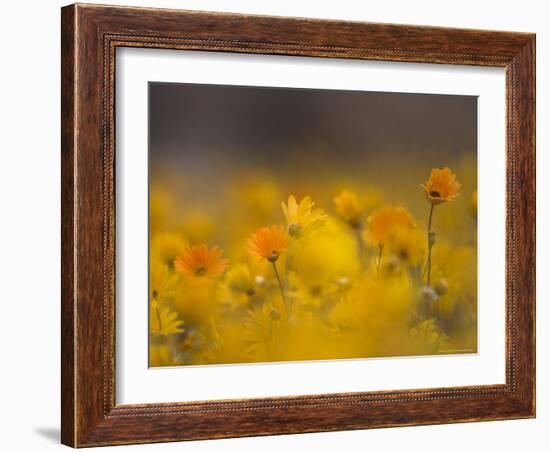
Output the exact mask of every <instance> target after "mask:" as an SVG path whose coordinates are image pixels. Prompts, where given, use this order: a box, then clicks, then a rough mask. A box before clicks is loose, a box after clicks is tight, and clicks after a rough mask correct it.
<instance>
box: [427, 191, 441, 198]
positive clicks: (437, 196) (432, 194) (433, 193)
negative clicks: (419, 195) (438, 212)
mask: <svg viewBox="0 0 550 452" xmlns="http://www.w3.org/2000/svg"><path fill="white" fill-rule="evenodd" d="M430 196H431V197H432V198H439V197H441V195H440V194H439V192H438V191H435V190H434V191H431V192H430Z"/></svg>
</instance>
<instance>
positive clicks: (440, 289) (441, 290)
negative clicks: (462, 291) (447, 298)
mask: <svg viewBox="0 0 550 452" xmlns="http://www.w3.org/2000/svg"><path fill="white" fill-rule="evenodd" d="M448 291H449V285H448V284H447V280H446V279H443V278H442V279H440V280H439V281H438V282H437V284H436V285H435V292H436V293H437V295H439V296H440V297H441V296H442V295H445V294H446V293H447V292H448Z"/></svg>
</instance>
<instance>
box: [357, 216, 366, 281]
mask: <svg viewBox="0 0 550 452" xmlns="http://www.w3.org/2000/svg"><path fill="white" fill-rule="evenodd" d="M355 237H356V240H357V254H358V255H359V264H360V266H361V270H363V269H364V268H365V244H364V243H363V237H362V235H361V225H360V224H358V225H357V226H355Z"/></svg>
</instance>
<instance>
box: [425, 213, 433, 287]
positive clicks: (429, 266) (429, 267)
mask: <svg viewBox="0 0 550 452" xmlns="http://www.w3.org/2000/svg"><path fill="white" fill-rule="evenodd" d="M433 213H434V205H433V204H431V205H430V215H429V216H428V261H427V262H426V267H427V272H428V278H427V282H428V287H430V283H431V278H432V246H433V243H432V240H431V239H430V234H431V232H432V217H433Z"/></svg>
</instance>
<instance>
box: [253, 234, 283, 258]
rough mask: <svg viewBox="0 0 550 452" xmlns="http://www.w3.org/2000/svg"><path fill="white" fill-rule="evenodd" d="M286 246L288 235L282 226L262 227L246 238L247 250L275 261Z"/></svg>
mask: <svg viewBox="0 0 550 452" xmlns="http://www.w3.org/2000/svg"><path fill="white" fill-rule="evenodd" d="M287 247H288V236H287V234H286V231H285V228H283V227H282V226H271V227H263V228H261V229H259V230H257V231H256V232H255V233H254V234H252V236H251V237H250V238H249V239H248V251H249V253H250V254H253V255H255V256H259V257H263V258H265V259H267V260H268V261H269V262H275V261H276V260H277V259H279V256H280V255H281V254H282V253H284V252H285V251H286V249H287Z"/></svg>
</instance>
